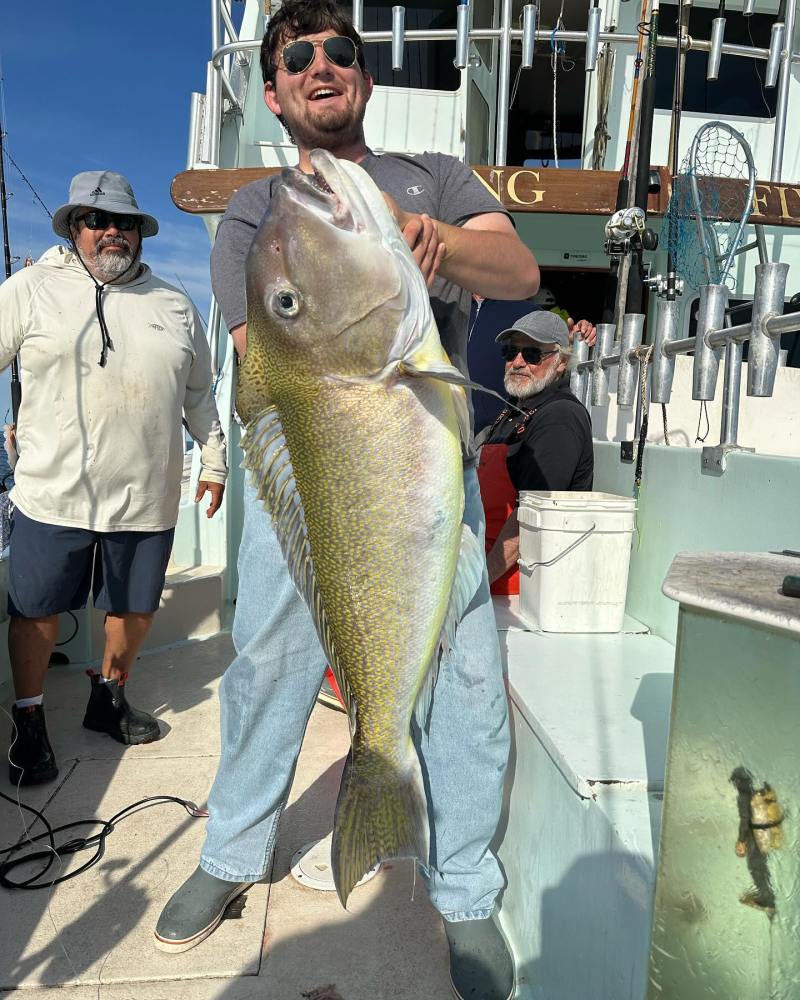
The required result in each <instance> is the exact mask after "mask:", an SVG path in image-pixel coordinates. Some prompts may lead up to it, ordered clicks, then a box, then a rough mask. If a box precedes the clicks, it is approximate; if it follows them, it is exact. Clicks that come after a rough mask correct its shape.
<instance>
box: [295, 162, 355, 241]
mask: <svg viewBox="0 0 800 1000" xmlns="http://www.w3.org/2000/svg"><path fill="white" fill-rule="evenodd" d="M283 181H284V187H285V190H286V193H287V195H288V197H289V198H290V199H291V201H293V202H294V203H295V204H296V205H297V206H298V207H302V208H303V209H304V210H306V211H310V212H313V213H314V214H315V215H316V216H318V217H319V218H321V219H322V220H323V221H324V222H326V223H328V224H330V225H332V226H335V227H336V228H337V229H341V230H342V231H343V232H350V233H356V232H359V231H360V230H361V229H363V225H359V223H358V221H357V220H356V218H355V217H354V215H353V213H352V211H351V210H350V206H349V204H348V203H347V201H346V199H345V198H343V197H342V195H341V194H340V193H339V192H337V191H336V189H335V188H334V187H332V186H331V184H330V183H329V182H328V180H327V178H326V176H325V175H324V174H323V173H321V172H320V171H319V170H315V171H314V173H313V174H304V173H303V172H302V171H301V170H297V169H296V168H292V169H288V170H284V171H283Z"/></svg>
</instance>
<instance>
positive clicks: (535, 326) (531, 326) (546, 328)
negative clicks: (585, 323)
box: [494, 309, 569, 347]
mask: <svg viewBox="0 0 800 1000" xmlns="http://www.w3.org/2000/svg"><path fill="white" fill-rule="evenodd" d="M514 333H521V334H523V336H525V337H527V338H528V339H529V340H533V341H534V342H535V343H537V344H558V346H559V347H569V327H568V326H567V324H566V323H565V322H564V320H563V319H562V318H561V317H560V316H558V315H556V313H551V312H546V311H545V310H544V309H537V310H536V311H535V312H530V313H528V314H527V315H525V316H522V317H521V318H520V319H518V320H517V321H516V323H515V324H514V325H513V326H511V327H509V328H508V329H507V330H503V332H502V333H499V334H498V335H497V336H496V337H495V338H494V339H495V342H496V343H498V344H502V343H503V341H504V340H508V338H509V337H510V336H511V335H512V334H514Z"/></svg>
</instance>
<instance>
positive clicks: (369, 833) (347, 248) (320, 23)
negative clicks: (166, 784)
mask: <svg viewBox="0 0 800 1000" xmlns="http://www.w3.org/2000/svg"><path fill="white" fill-rule="evenodd" d="M261 65H262V71H263V74H264V80H265V86H264V98H265V101H266V103H267V106H268V107H269V108H270V110H271V111H273V113H275V114H276V115H277V116H278V117H279V118H280V120H281V122H282V123H283V125H284V127H285V128H286V130H287V131H288V132H289V134H290V135H291V137H292V138H293V140H294V142H295V143H296V145H297V147H298V152H299V170H292V171H284V172H283V175H282V176H281V177H280V178H279V177H273V178H269V179H266V180H263V181H257V182H255V183H254V184H250V185H248V186H247V187H246V188H243V189H242V190H240V191H239V192H238V193H237V194H236V195H235V196H234V197H233V198H232V199H231V202H230V205H229V207H228V211H227V212H226V215H225V217H224V219H223V220H222V223H221V224H220V228H219V231H218V235H217V241H216V244H215V247H214V251H213V255H212V279H213V284H214V292H215V295H216V297H217V299H218V301H219V303H220V306H221V308H222V311H223V315H224V317H225V320H226V323H227V325H228V328H229V329H230V331H231V334H232V336H233V338H234V343H235V345H236V349H237V351H238V353H239V356H240V357H241V358H243V359H244V360H243V363H242V367H241V372H240V380H239V392H238V396H237V409H238V411H239V414H240V416H241V417H242V419H243V420H244V421H245V423H246V424H247V432H246V435H245V440H244V442H243V445H244V449H245V455H246V458H245V462H246V465H247V467H248V468H249V469H250V471H251V474H252V479H251V483H250V484H248V486H247V487H246V491H245V525H244V533H243V537H242V542H241V547H240V555H239V580H240V586H239V595H238V600H237V608H236V618H235V622H234V633H233V638H234V644H235V647H236V651H237V657H236V659H235V660H234V662H233V663H232V664H231V666H230V667H229V669H228V671H227V672H226V674H225V677H224V679H223V683H222V686H221V690H220V700H221V724H222V753H221V758H220V766H219V771H218V773H217V777H216V780H215V783H214V786H213V788H212V791H211V794H210V797H209V812H210V819H209V823H208V833H207V839H206V843H205V846H204V849H203V852H202V857H201V861H200V867H199V868H198V869H197V870H196V871H195V872H194V874H193V875H192V876H191V877H190V878H189V880H188V881H187V882H186V883H185V884H184V885H183V886H182V887H181V888H180V889H178V891H177V892H176V893H175V894H174V895H173V897H172V899H171V900H170V901H169V903H168V904H167V906H166V908H165V910H164V911H163V913H162V915H161V918H160V920H159V924H158V927H157V929H156V943H157V946H158V947H160V948H161V949H163V950H166V951H171V952H178V951H185V950H187V949H189V948H191V947H194V946H195V945H196V944H199V943H200V941H202V940H203V939H204V938H205V937H207V936H208V935H209V934H210V933H211V932H212V931H213V930H214V929H215V928H216V926H217V925H218V923H219V921H220V920H221V918H222V915H223V913H224V910H225V907H226V905H227V904H228V902H230V900H231V899H233V898H234V897H235V896H237V895H238V894H239V893H241V892H242V891H243V890H244V889H245V888H247V887H248V886H249V885H250V884H252V883H253V882H256V881H258V880H260V879H262V878H263V877H264V876H265V875H266V874H267V873H268V871H269V868H270V855H271V851H272V848H273V845H274V839H275V834H276V829H277V824H278V820H279V817H280V814H281V811H282V808H283V805H284V803H285V800H286V797H287V795H288V792H289V787H290V784H291V780H292V776H293V772H294V766H295V761H296V758H297V754H298V753H299V749H300V744H301V741H302V737H303V733H304V731H305V727H306V723H307V720H308V717H309V715H310V713H311V710H312V708H313V706H314V701H315V698H316V695H317V692H318V690H319V687H320V684H321V682H322V679H323V676H324V672H325V666H326V663H327V662H330V663H331V665H332V667H333V669H334V672H335V673H336V676H337V680H338V681H339V685H340V687H341V688H342V691H343V695H344V697H345V700H346V702H347V704H348V708H349V712H350V718H351V724H352V733H353V749H352V752H351V754H350V756H349V758H348V762H347V764H346V766H345V771H344V775H343V778H342V787H341V790H340V794H339V801H338V803H337V810H336V819H335V823H334V837H333V851H332V865H333V871H334V877H335V881H336V886H337V890H338V892H339V897H340V899H341V900H342V902H343V903H346V900H347V896H348V895H349V893H350V891H351V889H352V888H353V886H354V885H355V884H356V883H357V882H358V881H359V880H360V878H361V877H362V876H363V875H364V874H365V873H366V871H367V870H368V869H369V868H370V867H371V866H372V865H373V864H375V863H376V862H378V861H380V860H384V859H388V858H397V857H411V858H416V859H417V861H418V862H419V863H420V865H421V866H422V870H423V872H424V875H425V878H426V882H427V885H428V889H429V893H430V897H431V900H432V901H433V903H434V905H435V906H436V907H437V909H438V910H439V911H440V913H441V914H442V917H443V918H444V927H445V931H446V934H447V939H448V943H449V947H450V973H451V979H452V982H453V988H454V991H455V994H456V996H458V997H471V998H475V1000H477V998H483V1000H507V998H509V997H510V996H511V995H512V994H513V990H514V969H513V962H512V959H511V956H510V954H509V952H508V949H507V947H506V945H505V942H504V941H503V939H502V936H501V935H500V933H499V931H498V929H497V927H496V925H495V923H494V921H493V920H492V917H491V914H492V910H493V908H494V905H495V900H496V898H497V895H498V893H499V892H500V890H501V889H502V886H503V876H502V873H501V870H500V867H499V864H498V862H497V859H496V858H495V856H494V855H493V853H492V852H491V850H490V848H489V844H490V841H491V839H492V837H493V835H494V833H495V830H496V826H497V823H498V820H499V816H500V808H501V800H502V791H503V780H504V773H505V767H506V762H507V758H508V750H509V731H508V712H507V701H506V694H505V687H504V683H503V675H502V666H501V660H500V654H499V648H498V643H497V634H496V629H495V622H494V614H493V610H492V604H491V599H490V596H489V590H488V583H487V578H486V566H485V558H484V555H483V529H484V525H483V514H482V508H481V503H480V494H479V490H478V485H477V477H476V472H475V457H474V454H473V452H472V449H471V441H470V437H471V435H470V419H469V414H468V405H467V397H466V393H465V386H466V385H468V381H467V377H466V340H467V319H468V315H469V306H470V293H471V292H472V291H475V292H478V293H479V294H481V295H485V296H491V297H494V298H522V297H525V296H528V295H532V294H534V293H535V291H536V289H537V287H538V284H539V272H538V267H537V265H536V262H535V259H534V258H533V255H532V254H531V253H530V251H528V249H527V248H526V247H525V246H524V245H523V244H522V242H521V241H520V240H519V239H518V237H517V236H516V233H515V232H514V229H513V226H512V224H511V221H510V219H509V217H508V215H507V214H506V213H505V212H504V210H503V209H502V208H501V206H500V205H499V204H498V202H497V201H496V200H495V199H494V198H493V197H492V196H491V195H490V194H489V193H488V192H486V191H485V189H484V188H483V187H482V186H481V185H480V184H479V183H478V182H477V181H475V180H474V178H473V177H472V175H471V173H470V171H469V170H468V169H467V168H466V167H464V166H463V165H462V164H461V163H459V162H458V161H457V160H455V159H453V158H452V157H447V156H441V155H435V154H426V155H423V156H416V157H410V156H392V155H384V156H376V155H375V154H374V153H372V151H371V150H370V149H369V148H368V147H367V145H366V141H365V137H364V131H363V118H364V112H365V109H366V105H367V101H368V100H369V97H370V94H371V92H372V80H371V78H370V76H369V74H368V73H367V72H366V70H365V68H364V59H363V52H362V47H361V40H360V38H359V36H358V35H357V33H356V32H355V30H354V28H353V26H352V24H351V23H350V21H349V20H348V19H347V18H346V17H345V16H344V15H343V13H342V11H341V9H340V8H339V7H338V6H337V5H336V4H335V3H333V2H329V0H312V2H308V0H288V2H287V3H285V4H283V5H282V6H281V8H280V9H279V11H278V12H277V13H276V14H275V15H274V17H273V18H272V19H271V21H270V25H269V28H268V31H267V34H266V35H265V38H264V42H263V44H262V50H261ZM331 154H333V155H331ZM356 164H358V166H356ZM387 206H388V208H387ZM389 210H391V214H390V211H389ZM398 227H399V228H398ZM245 262H246V267H245ZM245 288H246V295H245ZM245 298H246V300H247V309H245ZM437 326H438V330H437ZM265 507H266V509H267V511H268V512H269V513H266V512H265ZM412 719H413V721H412ZM412 735H413V742H412ZM423 773H424V781H423Z"/></svg>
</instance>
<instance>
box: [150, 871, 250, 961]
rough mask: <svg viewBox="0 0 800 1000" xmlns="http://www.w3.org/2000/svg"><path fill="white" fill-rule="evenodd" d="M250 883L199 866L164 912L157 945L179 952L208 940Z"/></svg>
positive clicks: (159, 921) (160, 920)
mask: <svg viewBox="0 0 800 1000" xmlns="http://www.w3.org/2000/svg"><path fill="white" fill-rule="evenodd" d="M251 885H253V883H252V882H226V881H225V880H224V879H221V878H216V877H215V876H214V875H209V874H208V872H206V871H203V869H202V868H196V869H195V870H194V872H193V873H192V874H191V875H190V876H189V878H188V879H187V880H186V881H185V882H184V883H183V885H182V886H181V887H180V889H178V890H177V891H176V892H174V893H173V895H172V898H171V899H170V901H169V902H168V903H167V905H166V906H165V907H164V909H163V910H162V911H161V916H160V917H159V918H158V924H157V925H156V948H158V949H160V950H161V951H169V952H172V953H174V954H177V953H178V952H181V951H189V949H190V948H194V947H195V946H196V945H198V944H200V942H201V941H205V939H206V938H207V937H208V936H209V934H212V933H213V932H214V931H215V930H216V928H217V925H218V924H219V922H220V921H221V920H222V918H223V916H224V915H225V909H226V907H227V906H228V904H229V903H230V902H231V901H232V900H234V899H236V897H237V896H240V895H241V894H242V893H243V892H245V891H246V890H247V889H249V888H250V886H251Z"/></svg>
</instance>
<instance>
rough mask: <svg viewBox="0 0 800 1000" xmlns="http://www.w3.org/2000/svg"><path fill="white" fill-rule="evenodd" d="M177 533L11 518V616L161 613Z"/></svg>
mask: <svg viewBox="0 0 800 1000" xmlns="http://www.w3.org/2000/svg"><path fill="white" fill-rule="evenodd" d="M174 535H175V529H174V528H168V529H167V530H166V531H89V530H88V529H86V528H65V527H63V526H62V525H59V524H45V523H44V522H43V521H34V520H32V519H31V518H30V517H26V516H25V515H24V514H23V513H22V511H21V510H19V508H17V509H15V510H14V513H13V514H12V516H11V551H10V559H9V580H8V613H9V614H10V615H14V616H15V617H17V618H44V617H46V616H47V615H57V614H61V612H62V611H76V610H77V609H78V608H85V607H86V602H87V600H88V598H89V590H90V588H91V590H92V594H93V597H94V606H95V607H96V608H100V609H101V610H103V611H111V612H113V613H114V614H124V613H125V612H132V613H135V614H142V615H147V614H152V613H153V612H154V611H157V610H158V602H159V601H160V600H161V592H162V591H163V589H164V578H165V577H166V574H167V563H168V562H169V556H170V552H171V551H172V539H173V537H174Z"/></svg>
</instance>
